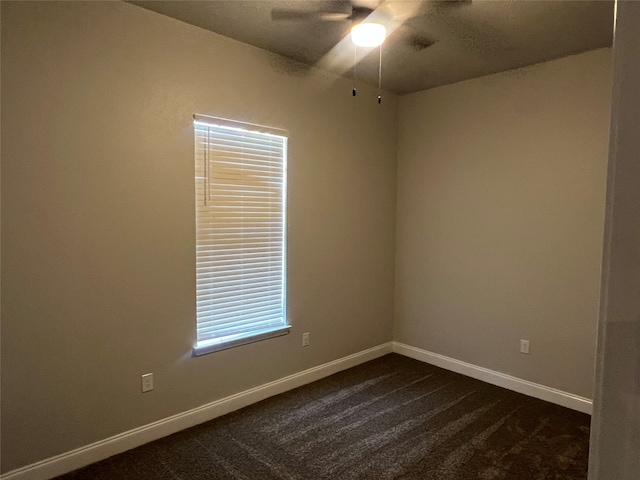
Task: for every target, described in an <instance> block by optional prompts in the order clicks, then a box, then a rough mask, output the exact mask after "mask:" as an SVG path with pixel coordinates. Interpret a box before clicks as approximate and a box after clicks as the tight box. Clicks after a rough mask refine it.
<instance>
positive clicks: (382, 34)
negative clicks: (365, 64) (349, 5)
mask: <svg viewBox="0 0 640 480" xmlns="http://www.w3.org/2000/svg"><path fill="white" fill-rule="evenodd" d="M386 36H387V29H386V28H384V25H380V24H379V23H359V24H358V25H355V26H354V27H353V28H352V29H351V40H352V41H353V43H355V44H356V45H357V46H359V47H377V46H378V45H382V42H384V39H385V38H386Z"/></svg>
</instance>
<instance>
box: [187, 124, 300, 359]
mask: <svg viewBox="0 0 640 480" xmlns="http://www.w3.org/2000/svg"><path fill="white" fill-rule="evenodd" d="M195 124H200V125H206V126H218V127H227V128H232V129H241V130H248V131H251V132H256V133H263V134H267V135H276V136H279V137H285V138H286V139H287V140H288V138H289V131H288V130H284V129H279V128H273V127H267V126H264V125H259V124H253V123H248V122H240V121H235V120H229V119H226V118H221V117H213V116H208V115H199V114H194V115H193V125H195ZM284 148H285V151H284V159H283V160H284V172H283V178H282V181H283V185H284V189H283V198H282V203H283V212H282V213H283V222H284V235H283V252H282V253H283V255H282V262H283V273H284V278H283V285H282V287H283V314H284V318H283V320H284V324H283V325H277V326H274V327H269V328H266V329H263V330H257V331H252V332H246V333H244V334H238V335H237V336H234V338H233V339H231V340H226V341H217V342H216V341H212V342H211V343H207V344H204V345H201V346H198V333H197V330H198V320H197V316H196V341H195V346H194V347H193V350H192V353H193V356H194V357H199V356H201V355H206V354H208V353H213V352H217V351H221V350H226V349H229V348H234V347H238V346H241V345H247V344H249V343H254V342H259V341H262V340H267V339H269V338H275V337H280V336H283V335H287V334H289V331H290V330H291V325H290V323H289V321H288V318H287V317H288V315H287V311H288V309H287V213H288V212H287V193H288V188H287V163H288V162H287V160H288V156H287V142H286V141H285V146H284ZM196 245H197V243H196Z"/></svg>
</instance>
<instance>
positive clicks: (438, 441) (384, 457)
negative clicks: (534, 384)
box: [58, 354, 590, 480]
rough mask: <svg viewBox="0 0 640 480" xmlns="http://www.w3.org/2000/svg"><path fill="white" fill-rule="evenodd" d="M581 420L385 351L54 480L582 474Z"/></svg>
mask: <svg viewBox="0 0 640 480" xmlns="http://www.w3.org/2000/svg"><path fill="white" fill-rule="evenodd" d="M589 422H590V417H589V416H588V415H586V414H583V413H579V412H576V411H573V410H569V409H566V408H564V407H560V406H557V405H554V404H551V403H547V402H544V401H541V400H537V399H534V398H531V397H527V396H525V395H521V394H518V393H515V392H512V391H509V390H505V389H502V388H499V387H496V386H493V385H489V384H486V383H484V382H481V381H478V380H475V379H471V378H469V377H465V376H463V375H459V374H456V373H453V372H450V371H447V370H443V369H441V368H438V367H434V366H432V365H428V364H425V363H422V362H419V361H417V360H413V359H410V358H406V357H403V356H400V355H397V354H390V355H386V356H384V357H381V358H379V359H376V360H373V361H370V362H367V363H365V364H362V365H359V366H357V367H354V368H351V369H349V370H345V371H343V372H340V373H337V374H335V375H332V376H330V377H327V378H325V379H322V380H319V381H317V382H314V383H312V384H309V385H305V386H303V387H300V388H297V389H295V390H292V391H289V392H286V393H284V394H281V395H278V396H275V397H272V398H269V399H267V400H264V401H262V402H259V403H257V404H255V405H252V406H250V407H247V408H244V409H242V410H239V411H237V412H234V413H231V414H229V415H225V416H223V417H220V418H217V419H215V420H212V421H210V422H207V423H204V424H201V425H198V426H196V427H193V428H191V429H188V430H185V431H182V432H179V433H177V434H174V435H171V436H169V437H166V438H163V439H161V440H158V441H155V442H152V443H150V444H147V445H143V446H141V447H139V448H136V449H134V450H130V451H128V452H125V453H123V454H120V455H116V456H114V457H111V458H109V459H107V460H104V461H102V462H99V463H96V464H93V465H90V466H88V467H85V468H83V469H81V470H78V471H75V472H72V473H70V474H67V475H64V476H62V477H58V479H59V480H78V479H83V480H85V479H87V480H88V479H96V480H97V479H100V480H102V479H104V480H106V479H110V480H117V479H156V480H164V479H167V480H177V479H182V480H198V479H290V480H293V479H310V480H311V479H340V480H347V479H407V480H413V479H415V480H417V479H420V480H425V479H427V480H429V479H434V480H436V479H437V480H463V479H464V480H469V479H514V480H515V479H517V480H528V479H531V480H533V479H535V480H546V479H554V480H569V479H572V480H573V479H586V478H587V460H588V450H589Z"/></svg>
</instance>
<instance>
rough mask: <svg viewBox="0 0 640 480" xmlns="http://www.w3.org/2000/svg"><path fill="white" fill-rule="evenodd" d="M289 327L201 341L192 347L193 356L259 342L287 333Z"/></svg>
mask: <svg viewBox="0 0 640 480" xmlns="http://www.w3.org/2000/svg"><path fill="white" fill-rule="evenodd" d="M290 329H291V325H285V326H281V327H275V328H271V329H269V330H261V331H259V332H252V333H248V334H246V335H244V336H241V337H237V338H234V339H233V340H227V341H226V342H215V343H203V344H202V345H197V346H195V347H194V348H193V356H194V357H199V356H201V355H206V354H207V353H213V352H218V351H220V350H226V349H227V348H233V347H239V346H240V345H246V344H248V343H253V342H259V341H261V340H266V339H268V338H274V337H280V336H282V335H287V334H288V333H289V330H290Z"/></svg>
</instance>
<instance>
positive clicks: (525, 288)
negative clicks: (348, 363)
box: [394, 49, 611, 398]
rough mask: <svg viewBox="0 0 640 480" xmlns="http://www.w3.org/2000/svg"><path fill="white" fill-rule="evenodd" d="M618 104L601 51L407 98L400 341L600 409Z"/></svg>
mask: <svg viewBox="0 0 640 480" xmlns="http://www.w3.org/2000/svg"><path fill="white" fill-rule="evenodd" d="M610 92H611V52H610V50H609V49H602V50H597V51H593V52H590V53H585V54H581V55H576V56H572V57H567V58H563V59H560V60H556V61H552V62H548V63H544V64H540V65H535V66H531V67H527V68H523V69H519V70H515V71H511V72H506V73H502V74H498V75H492V76H489V77H484V78H479V79H475V80H470V81H466V82H462V83H459V84H455V85H450V86H446V87H441V88H436V89H432V90H429V91H425V92H420V93H416V94H413V95H406V96H403V97H402V98H401V101H400V113H399V121H398V128H399V153H398V201H397V239H396V245H397V253H396V297H395V325H394V339H395V340H397V341H399V342H403V343H406V344H409V345H412V346H415V347H419V348H422V349H425V350H428V351H431V352H435V353H439V354H442V355H446V356H449V357H453V358H455V359H458V360H462V361H465V362H469V363H472V364H475V365H479V366H482V367H485V368H489V369H492V370H496V371H499V372H503V373H506V374H510V375H514V376H516V377H519V378H522V379H526V380H529V381H532V382H536V383H540V384H543V385H547V386H550V387H554V388H558V389H561V390H564V391H568V392H571V393H574V394H577V395H581V396H585V397H589V398H590V397H591V396H592V391H593V376H594V353H595V344H596V325H597V317H598V298H599V287H600V263H601V252H602V236H603V218H604V199H605V176H606V161H607V146H608V125H609V111H610V101H611V100H610V98H611V93H610ZM520 339H528V340H530V342H531V354H530V355H523V354H520V353H519V340H520Z"/></svg>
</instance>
